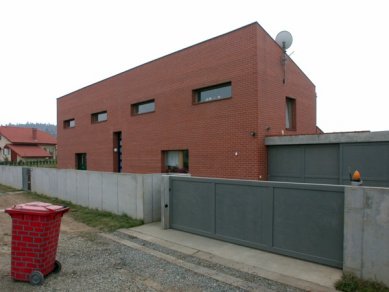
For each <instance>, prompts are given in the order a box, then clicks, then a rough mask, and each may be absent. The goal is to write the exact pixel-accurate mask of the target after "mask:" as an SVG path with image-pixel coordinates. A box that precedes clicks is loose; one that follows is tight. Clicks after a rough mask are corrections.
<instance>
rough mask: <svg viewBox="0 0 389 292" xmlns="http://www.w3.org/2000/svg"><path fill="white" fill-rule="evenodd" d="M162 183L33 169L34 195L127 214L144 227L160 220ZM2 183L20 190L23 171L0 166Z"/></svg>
mask: <svg viewBox="0 0 389 292" xmlns="http://www.w3.org/2000/svg"><path fill="white" fill-rule="evenodd" d="M161 182H162V175H161V174H125V173H120V174H119V173H108V172H95V171H81V170H72V169H53V168H31V191H32V192H37V193H40V194H44V195H47V196H50V197H56V198H60V199H63V200H67V201H71V202H73V203H76V204H78V205H81V206H85V207H90V208H94V209H98V210H105V211H109V212H112V213H115V214H127V215H128V216H131V217H132V218H136V219H142V220H143V221H144V222H145V223H150V222H154V221H159V220H160V218H161ZM0 183H1V184H4V185H9V186H13V187H15V188H18V189H21V188H22V186H23V183H22V167H9V166H0Z"/></svg>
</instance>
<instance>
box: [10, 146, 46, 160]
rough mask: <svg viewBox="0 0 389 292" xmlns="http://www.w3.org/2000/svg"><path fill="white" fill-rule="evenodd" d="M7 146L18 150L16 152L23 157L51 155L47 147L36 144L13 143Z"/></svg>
mask: <svg viewBox="0 0 389 292" xmlns="http://www.w3.org/2000/svg"><path fill="white" fill-rule="evenodd" d="M5 148H9V149H11V150H13V151H15V152H16V154H17V155H18V156H20V157H23V158H28V157H51V155H50V153H49V152H47V151H46V150H45V149H43V148H41V147H39V146H35V145H11V144H8V145H6V146H5Z"/></svg>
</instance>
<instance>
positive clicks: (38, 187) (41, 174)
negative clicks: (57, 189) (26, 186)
mask: <svg viewBox="0 0 389 292" xmlns="http://www.w3.org/2000/svg"><path fill="white" fill-rule="evenodd" d="M49 189H50V176H49V171H48V169H46V168H38V167H34V168H31V191H33V192H37V193H39V194H43V195H46V196H52V195H51V194H50V190H49Z"/></svg>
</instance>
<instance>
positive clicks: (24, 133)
mask: <svg viewBox="0 0 389 292" xmlns="http://www.w3.org/2000/svg"><path fill="white" fill-rule="evenodd" d="M56 145H57V139H56V138H55V137H53V136H51V135H50V134H48V133H46V132H43V131H41V130H38V129H36V128H20V127H9V126H0V161H12V162H19V161H20V160H35V159H45V158H56Z"/></svg>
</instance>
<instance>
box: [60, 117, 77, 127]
mask: <svg viewBox="0 0 389 292" xmlns="http://www.w3.org/2000/svg"><path fill="white" fill-rule="evenodd" d="M75 126H76V120H75V119H69V120H65V121H63V127H64V128H65V129H67V128H74V127H75Z"/></svg>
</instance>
